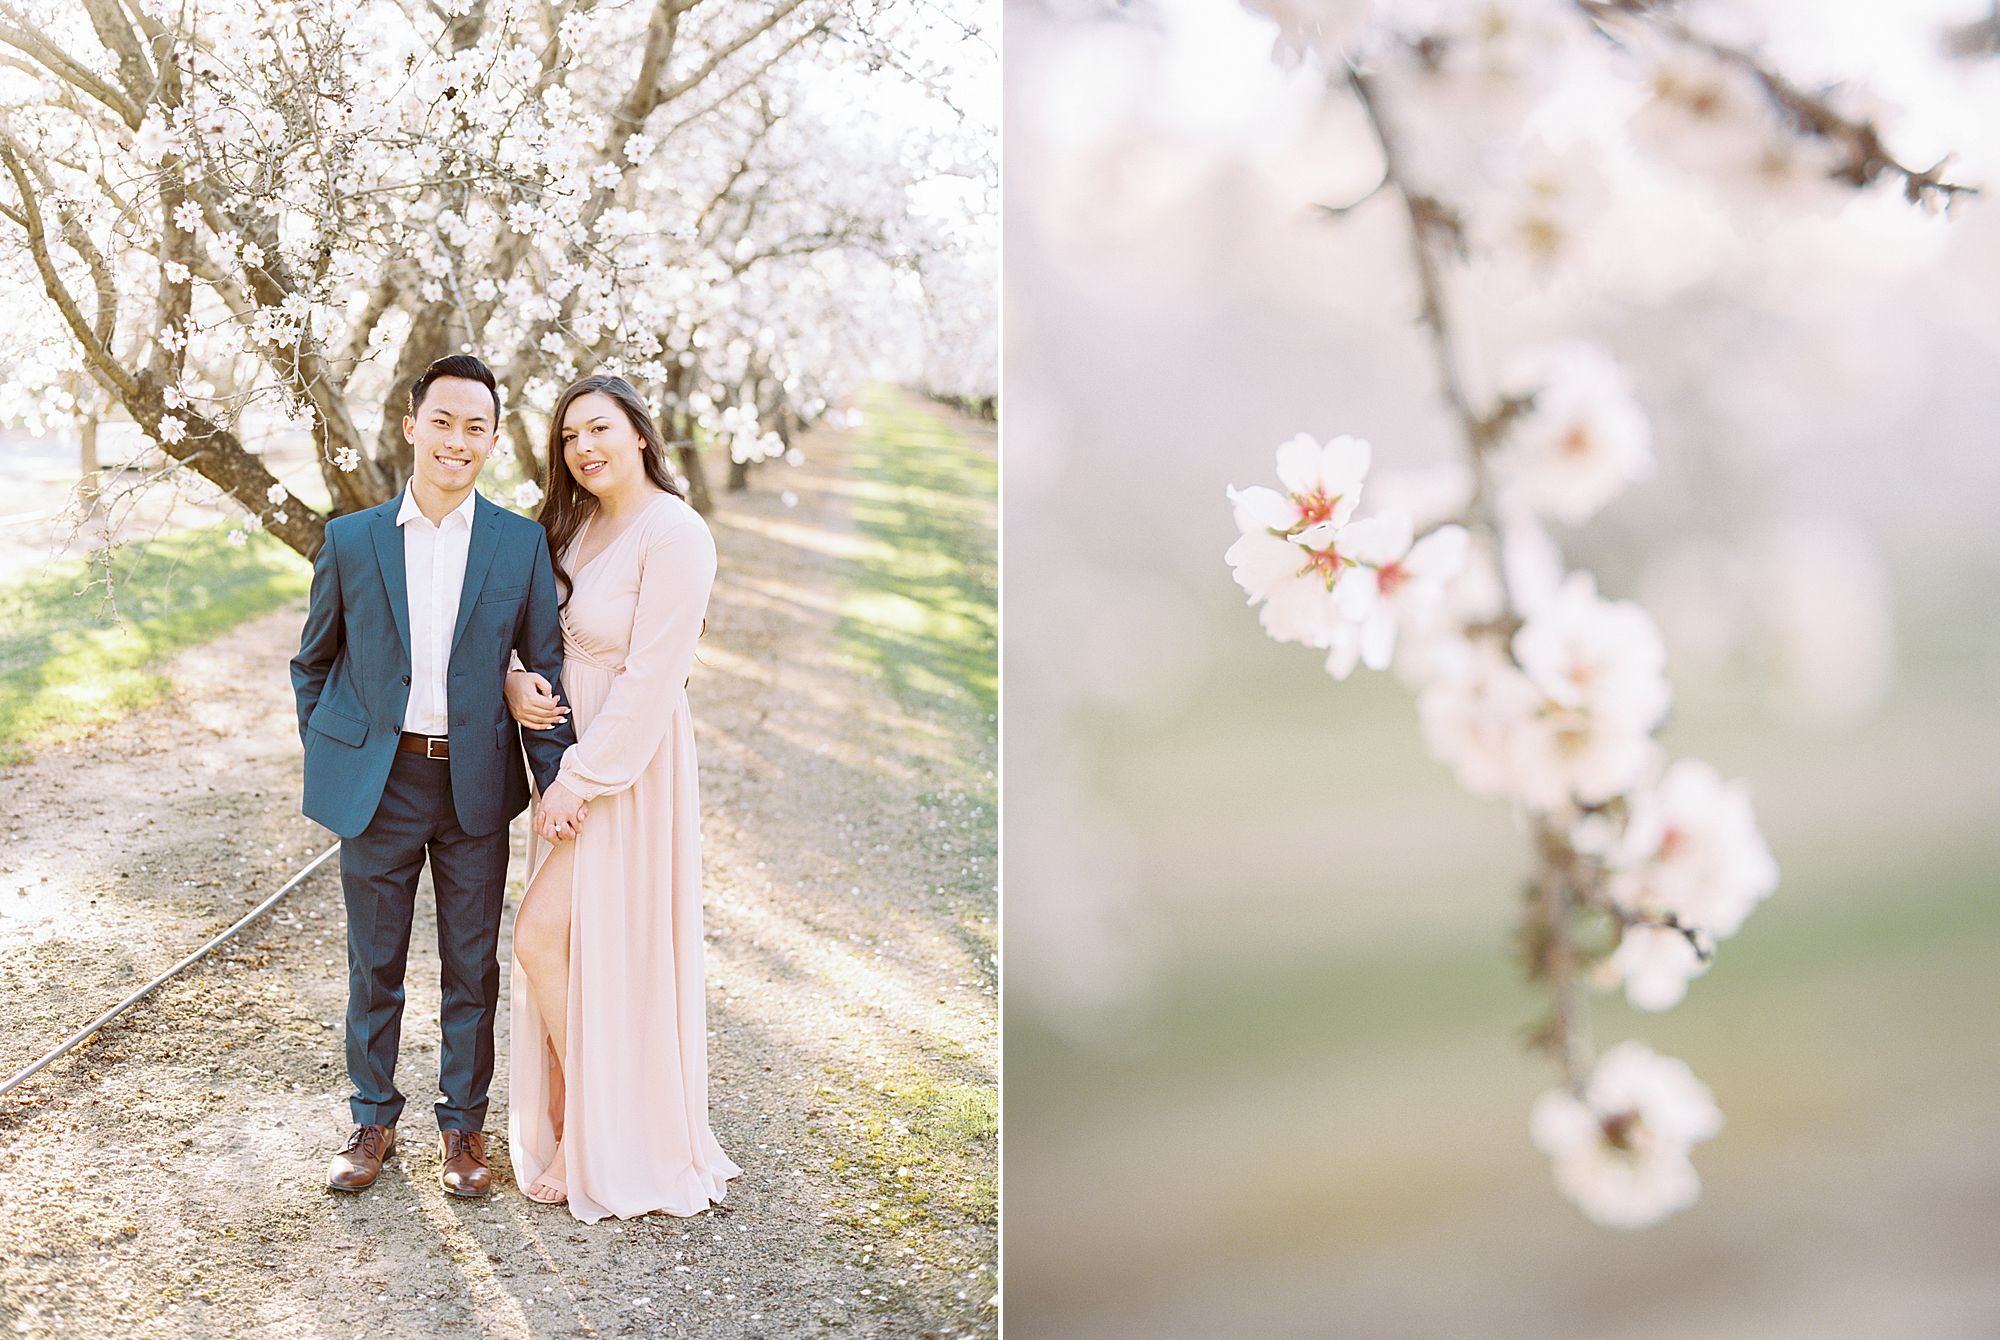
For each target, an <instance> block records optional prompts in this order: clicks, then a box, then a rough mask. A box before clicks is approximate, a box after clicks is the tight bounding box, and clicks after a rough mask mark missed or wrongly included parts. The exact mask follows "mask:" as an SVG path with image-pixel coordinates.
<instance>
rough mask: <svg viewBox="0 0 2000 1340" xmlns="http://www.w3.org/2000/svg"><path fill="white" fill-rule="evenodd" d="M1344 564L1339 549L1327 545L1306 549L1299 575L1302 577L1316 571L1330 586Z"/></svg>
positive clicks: (1345, 562)
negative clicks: (1304, 563) (1321, 547)
mask: <svg viewBox="0 0 2000 1340" xmlns="http://www.w3.org/2000/svg"><path fill="white" fill-rule="evenodd" d="M1346 566H1347V560H1346V559H1345V558H1342V557H1341V555H1340V551H1339V550H1337V549H1335V548H1334V547H1333V546H1332V545H1328V546H1327V547H1326V548H1324V549H1308V550H1306V565H1305V566H1304V567H1303V568H1301V569H1299V575H1300V576H1301V577H1303V576H1305V574H1306V573H1308V572H1316V573H1318V574H1319V575H1320V576H1321V577H1324V578H1325V579H1326V584H1327V586H1328V587H1329V588H1331V587H1332V586H1333V583H1334V581H1335V580H1336V579H1337V578H1338V577H1339V576H1340V574H1341V570H1342V569H1343V568H1345V567H1346Z"/></svg>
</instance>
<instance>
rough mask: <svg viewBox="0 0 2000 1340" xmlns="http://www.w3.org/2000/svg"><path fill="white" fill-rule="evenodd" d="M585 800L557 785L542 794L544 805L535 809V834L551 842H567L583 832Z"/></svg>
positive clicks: (566, 788)
mask: <svg viewBox="0 0 2000 1340" xmlns="http://www.w3.org/2000/svg"><path fill="white" fill-rule="evenodd" d="M583 806H584V802H583V798H582V797H580V796H578V795H577V793H576V792H574V791H572V790H570V789H569V788H568V787H566V786H564V785H563V784H562V783H561V782H557V783H555V784H554V785H553V786H551V787H549V789H548V790H546V791H544V792H542V803H541V804H540V805H537V806H536V807H535V832H537V833H539V834H540V835H541V836H542V838H543V839H544V840H546V841H549V842H567V841H569V840H570V839H571V838H573V837H575V836H576V835H577V834H578V833H580V832H582V831H583Z"/></svg>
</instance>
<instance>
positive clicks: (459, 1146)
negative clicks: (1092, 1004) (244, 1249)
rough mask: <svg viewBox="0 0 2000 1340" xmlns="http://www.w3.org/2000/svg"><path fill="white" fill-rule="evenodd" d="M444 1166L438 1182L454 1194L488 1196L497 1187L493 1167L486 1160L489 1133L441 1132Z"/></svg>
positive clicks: (439, 1137) (440, 1171) (440, 1169)
mask: <svg viewBox="0 0 2000 1340" xmlns="http://www.w3.org/2000/svg"><path fill="white" fill-rule="evenodd" d="M438 1139H439V1141H440V1142H441V1143H442V1144H443V1146H444V1166H443V1167H441V1168H439V1169H438V1185H439V1186H441V1187H443V1188H444V1189H445V1190H446V1191H449V1192H450V1193H451V1194H452V1195H454V1196H484V1195H488V1194H490V1193H491V1192H492V1190H493V1169H492V1168H491V1167H489V1166H488V1165H487V1162H486V1132H484V1131H439V1132H438Z"/></svg>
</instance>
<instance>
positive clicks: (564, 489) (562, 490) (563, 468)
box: [535, 376, 687, 608]
mask: <svg viewBox="0 0 2000 1340" xmlns="http://www.w3.org/2000/svg"><path fill="white" fill-rule="evenodd" d="M592 392H596V393H598V394H600V395H607V396H610V397H611V398H612V399H613V400H615V401H617V402H618V407H619V408H620V409H622V410H624V411H625V417H626V418H627V419H628V420H630V421H631V424H632V431H633V432H635V433H637V434H638V435H639V445H640V450H639V461H640V464H642V465H643V466H644V467H645V470H646V478H648V479H650V480H652V481H653V483H654V484H655V485H657V486H658V487H660V488H662V489H664V490H666V491H667V492H668V493H671V494H673V495H674V496H675V497H676V498H680V499H682V500H683V501H685V500H686V498H687V495H686V494H684V493H682V492H681V491H680V489H679V487H678V486H676V485H675V483H674V476H673V472H672V471H671V470H669V469H668V468H667V444H666V440H665V439H664V438H662V437H661V436H660V429H659V426H658V425H657V424H655V423H654V422H653V414H652V411H651V410H649V409H647V408H646V401H645V399H644V398H643V397H642V396H640V394H639V393H638V392H637V391H636V390H634V389H633V387H632V383H631V382H628V381H626V380H625V379H624V378H623V377H603V376H596V377H585V378H583V379H582V380H580V381H577V382H574V383H572V384H571V385H570V387H569V389H568V390H566V391H564V392H563V393H562V395H561V396H560V397H559V398H558V399H557V400H556V407H555V412H554V413H552V414H551V415H550V416H549V443H548V459H549V467H548V473H547V476H546V478H545V479H544V480H543V482H542V510H541V511H539V512H537V513H535V520H537V521H539V522H541V523H542V529H543V530H545V531H547V532H548V535H549V556H550V558H551V559H553V560H554V562H555V567H556V592H557V595H558V597H559V599H558V600H557V607H558V608H560V607H561V606H563V605H567V604H569V597H570V580H569V574H568V573H567V572H565V571H563V551H564V550H565V549H567V548H569V542H570V541H571V540H573V539H575V538H576V533H577V532H578V531H579V530H582V529H583V523H584V522H586V521H588V520H590V518H591V517H592V516H593V515H594V514H595V513H596V511H597V499H596V497H595V496H593V495H592V494H591V492H590V490H588V489H586V488H585V487H584V486H583V485H581V484H579V483H578V482H577V480H576V476H575V475H573V474H571V473H570V469H569V462H568V461H566V460H564V459H563V448H562V431H563V417H564V416H565V415H567V414H568V413H569V407H570V406H571V405H573V404H575V403H576V401H577V399H578V398H579V397H581V396H587V395H590V394H591V393H592Z"/></svg>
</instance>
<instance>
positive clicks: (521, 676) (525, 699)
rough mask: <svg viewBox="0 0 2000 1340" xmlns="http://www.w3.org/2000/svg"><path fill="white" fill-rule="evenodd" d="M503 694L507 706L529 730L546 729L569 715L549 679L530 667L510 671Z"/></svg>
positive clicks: (516, 718)
mask: <svg viewBox="0 0 2000 1340" xmlns="http://www.w3.org/2000/svg"><path fill="white" fill-rule="evenodd" d="M506 694H507V710H508V711H509V712H511V713H512V714H513V716H514V720H516V721H518V722H520V723H521V724H522V725H523V726H526V727H527V728H528V729H529V730H547V729H548V728H549V727H551V726H553V725H556V724H557V723H558V722H560V721H561V720H562V719H563V718H564V717H567V716H568V715H569V708H568V707H566V706H564V705H563V704H562V703H561V702H560V701H558V700H557V698H556V695H555V692H554V690H552V689H551V688H550V687H549V681H548V680H546V679H543V678H542V677H541V676H540V675H538V674H536V673H535V672H534V671H532V670H513V671H509V672H508V675H507V686H506Z"/></svg>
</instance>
